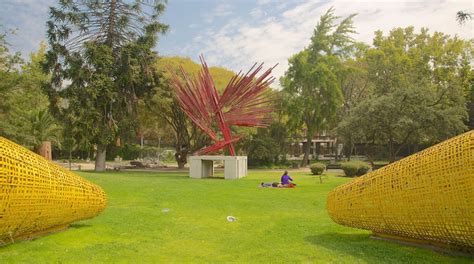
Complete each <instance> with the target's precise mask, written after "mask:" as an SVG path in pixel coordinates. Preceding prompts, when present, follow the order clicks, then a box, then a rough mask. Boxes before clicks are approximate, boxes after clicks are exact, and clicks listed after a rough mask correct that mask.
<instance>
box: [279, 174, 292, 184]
mask: <svg viewBox="0 0 474 264" xmlns="http://www.w3.org/2000/svg"><path fill="white" fill-rule="evenodd" d="M290 181H293V179H292V178H291V177H290V176H288V175H283V176H281V184H289V183H290Z"/></svg>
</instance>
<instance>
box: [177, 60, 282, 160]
mask: <svg viewBox="0 0 474 264" xmlns="http://www.w3.org/2000/svg"><path fill="white" fill-rule="evenodd" d="M200 59H201V65H202V69H201V71H200V72H199V74H198V76H197V77H196V78H191V77H190V76H189V75H188V74H187V73H186V71H185V70H184V69H183V68H182V67H180V70H181V73H182V75H183V76H182V77H183V79H184V81H183V80H181V79H180V78H179V77H178V76H177V75H176V74H173V79H172V80H173V87H174V89H175V92H176V98H177V100H178V102H179V104H180V105H181V108H182V110H183V111H184V113H185V114H186V115H187V116H188V117H189V118H190V119H191V120H192V121H193V122H194V124H196V125H197V126H198V127H199V128H200V129H202V130H203V131H204V132H205V133H206V134H208V135H209V137H210V138H211V139H212V140H213V141H214V142H215V143H214V144H213V145H211V146H208V147H205V148H202V149H200V150H198V151H197V152H196V154H198V155H202V154H207V153H210V152H214V151H218V150H220V149H223V148H228V149H229V152H230V155H232V156H235V149H234V145H233V143H235V142H236V141H238V140H239V139H240V137H232V134H231V131H230V126H232V125H236V126H248V127H266V126H268V125H269V123H270V118H269V114H270V112H272V108H271V107H270V103H271V99H270V95H269V85H270V84H271V83H272V82H273V81H274V80H275V78H274V77H271V76H270V74H271V72H272V70H273V69H274V68H275V66H276V65H275V66H274V67H272V68H270V69H268V70H266V71H265V72H264V73H263V74H262V75H261V76H259V77H257V74H258V73H259V72H260V71H261V70H262V68H263V63H262V64H260V65H258V66H257V64H254V65H253V66H252V68H251V69H250V70H249V71H248V72H247V73H246V74H242V72H239V73H238V74H236V75H234V76H233V77H232V78H231V79H230V81H229V83H228V84H227V86H226V88H225V90H224V92H223V93H222V94H219V93H218V91H217V89H216V87H215V85H214V81H213V79H212V76H211V74H210V73H209V68H208V67H207V64H206V62H205V61H204V57H203V56H200ZM216 126H217V128H218V129H219V130H220V132H221V133H222V137H223V139H220V137H219V136H218V133H217V132H216V131H214V129H213V128H214V127H216Z"/></svg>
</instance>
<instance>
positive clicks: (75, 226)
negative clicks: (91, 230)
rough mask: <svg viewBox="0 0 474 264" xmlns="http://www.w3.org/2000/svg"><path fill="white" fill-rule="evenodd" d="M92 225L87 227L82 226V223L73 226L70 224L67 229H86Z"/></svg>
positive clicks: (86, 225) (85, 225)
mask: <svg viewBox="0 0 474 264" xmlns="http://www.w3.org/2000/svg"><path fill="white" fill-rule="evenodd" d="M91 226H92V225H89V224H83V223H74V224H70V225H69V228H72V229H80V228H88V227H91Z"/></svg>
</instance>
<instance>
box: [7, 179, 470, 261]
mask: <svg viewBox="0 0 474 264" xmlns="http://www.w3.org/2000/svg"><path fill="white" fill-rule="evenodd" d="M80 174H81V175H82V176H84V177H85V178H87V179H89V180H90V181H92V182H94V183H96V184H98V185H100V186H102V187H103V188H104V190H105V191H106V193H107V195H108V207H107V209H106V210H105V211H104V212H103V213H102V214H101V215H99V216H98V217H96V218H93V219H90V220H86V221H81V222H77V223H74V224H73V225H72V226H71V228H69V229H68V230H66V231H64V232H60V233H56V234H51V235H48V236H45V237H41V238H37V239H35V240H33V241H24V242H19V243H16V244H12V245H9V246H6V247H3V248H0V263H21V262H23V263H156V262H160V263H168V262H193V263H195V262H246V263H249V262H250V263H268V262H277V263H288V262H306V263H472V259H469V258H462V257H452V256H448V255H442V254H439V253H435V252H432V251H430V250H427V249H420V248H414V247H409V246H402V245H399V244H396V243H391V242H385V241H377V240H373V239H371V238H370V232H368V231H364V230H358V229H352V228H348V227H344V226H340V225H337V224H335V223H334V222H332V221H331V219H330V218H329V216H328V214H327V212H326V209H325V205H326V195H327V193H328V192H329V191H330V190H331V189H333V188H334V187H336V186H337V185H340V184H342V183H344V182H347V181H349V180H350V179H347V178H343V177H339V176H337V175H334V174H330V175H329V176H328V177H327V178H325V179H324V182H323V183H322V184H321V183H320V182H319V178H318V177H314V176H310V175H309V174H308V173H305V172H298V173H296V172H293V173H291V175H292V177H293V179H294V180H295V181H296V183H298V187H297V188H296V189H271V188H259V187H258V185H259V183H260V182H273V181H278V180H279V177H280V174H281V172H280V171H273V172H268V171H267V172H265V171H250V173H249V176H248V177H246V178H244V179H241V180H235V181H227V180H222V179H203V180H196V179H190V178H188V176H187V172H181V173H169V172H166V173H165V172H110V173H91V172H89V173H86V172H82V173H80ZM400 206H404V205H400ZM165 208H168V209H169V212H163V209H165ZM227 216H234V217H236V218H237V221H236V222H228V221H227V220H226V217H227Z"/></svg>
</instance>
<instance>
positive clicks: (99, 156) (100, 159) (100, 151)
mask: <svg viewBox="0 0 474 264" xmlns="http://www.w3.org/2000/svg"><path fill="white" fill-rule="evenodd" d="M106 151H107V146H104V145H97V151H96V154H95V171H105V154H106Z"/></svg>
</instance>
